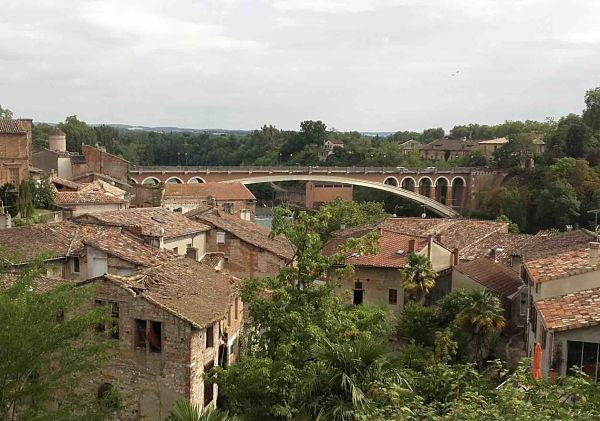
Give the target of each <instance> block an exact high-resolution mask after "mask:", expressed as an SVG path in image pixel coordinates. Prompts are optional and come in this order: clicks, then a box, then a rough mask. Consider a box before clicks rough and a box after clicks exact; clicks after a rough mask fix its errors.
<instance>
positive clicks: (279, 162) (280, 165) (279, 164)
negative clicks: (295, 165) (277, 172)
mask: <svg viewBox="0 0 600 421" xmlns="http://www.w3.org/2000/svg"><path fill="white" fill-rule="evenodd" d="M279 166H281V152H279Z"/></svg>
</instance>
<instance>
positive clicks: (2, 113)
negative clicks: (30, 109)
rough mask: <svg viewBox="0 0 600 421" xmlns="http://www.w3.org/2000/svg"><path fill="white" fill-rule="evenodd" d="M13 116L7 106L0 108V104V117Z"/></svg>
mask: <svg viewBox="0 0 600 421" xmlns="http://www.w3.org/2000/svg"><path fill="white" fill-rule="evenodd" d="M11 118H13V112H12V111H11V110H9V109H8V108H2V105H0V119H5V120H10V119H11Z"/></svg>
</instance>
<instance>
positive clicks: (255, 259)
mask: <svg viewBox="0 0 600 421" xmlns="http://www.w3.org/2000/svg"><path fill="white" fill-rule="evenodd" d="M187 215H188V216H189V217H190V218H192V219H194V220H197V221H199V222H201V223H203V224H206V225H208V226H210V231H208V233H207V237H206V251H207V256H208V255H213V256H214V255H218V256H221V257H222V260H223V261H222V263H221V264H220V266H221V267H222V268H223V269H225V270H227V271H228V272H229V273H231V274H232V275H234V276H236V277H238V278H263V277H267V276H276V275H277V274H278V273H279V270H280V269H281V268H282V267H284V266H285V265H287V264H290V262H291V261H292V259H293V257H294V249H293V247H292V245H291V244H290V242H289V241H288V240H287V239H286V238H284V237H283V236H278V237H275V238H273V239H271V238H269V232H270V231H269V230H268V229H266V228H263V227H261V226H259V225H257V224H255V223H253V222H250V221H244V220H242V219H240V218H237V217H235V216H233V215H229V214H227V213H224V212H222V211H219V210H215V209H213V210H208V211H204V212H200V211H198V212H195V211H193V212H189V213H188V214H187ZM213 266H218V264H213Z"/></svg>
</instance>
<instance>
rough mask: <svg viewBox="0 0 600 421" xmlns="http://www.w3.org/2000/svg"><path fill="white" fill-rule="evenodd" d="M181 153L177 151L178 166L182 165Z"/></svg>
mask: <svg viewBox="0 0 600 421" xmlns="http://www.w3.org/2000/svg"><path fill="white" fill-rule="evenodd" d="M180 155H181V154H180V153H179V152H177V166H178V167H180V166H181V160H180Z"/></svg>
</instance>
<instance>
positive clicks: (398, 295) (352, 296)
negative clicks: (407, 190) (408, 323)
mask: <svg viewBox="0 0 600 421" xmlns="http://www.w3.org/2000/svg"><path fill="white" fill-rule="evenodd" d="M370 232H372V230H371V229H370V228H365V227H363V228H360V227H359V228H350V229H347V230H342V231H340V232H338V233H336V234H335V235H334V236H333V237H332V238H331V239H330V240H329V241H328V242H327V244H325V246H324V247H323V253H324V254H325V255H328V256H331V255H333V254H335V253H337V252H338V247H339V246H340V245H342V244H343V243H345V242H346V240H348V239H350V238H362V237H363V236H365V235H367V234H368V233H370ZM377 232H378V234H379V244H378V248H379V250H378V253H377V254H374V255H360V254H358V253H353V252H350V253H349V254H348V256H347V258H346V261H345V264H351V265H353V266H354V272H353V273H352V274H351V275H350V276H344V277H340V276H338V275H337V274H336V273H335V268H334V269H331V270H330V272H329V274H328V277H329V279H330V281H331V282H335V285H336V290H335V291H336V294H338V295H340V296H345V297H347V300H348V302H350V303H353V304H363V303H369V304H380V305H385V306H387V307H388V308H389V309H390V310H394V311H398V312H399V311H401V310H402V308H403V307H404V303H405V301H407V300H408V299H409V296H408V293H406V294H405V290H404V281H403V279H402V273H401V270H402V269H403V268H404V267H405V266H406V264H407V262H408V256H409V255H410V254H411V253H416V254H422V255H425V256H427V257H428V258H429V260H430V261H431V264H432V266H433V269H434V270H435V271H436V272H438V277H439V278H441V279H442V278H448V277H449V275H450V273H451V272H450V270H451V268H452V266H453V265H454V263H455V260H456V259H457V252H456V253H453V252H452V251H451V250H449V249H447V248H445V247H444V246H443V245H441V244H440V243H439V242H438V241H436V240H435V239H434V237H433V236H429V237H420V236H415V235H410V234H405V233H399V232H394V231H390V230H386V229H384V228H378V229H377Z"/></svg>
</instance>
